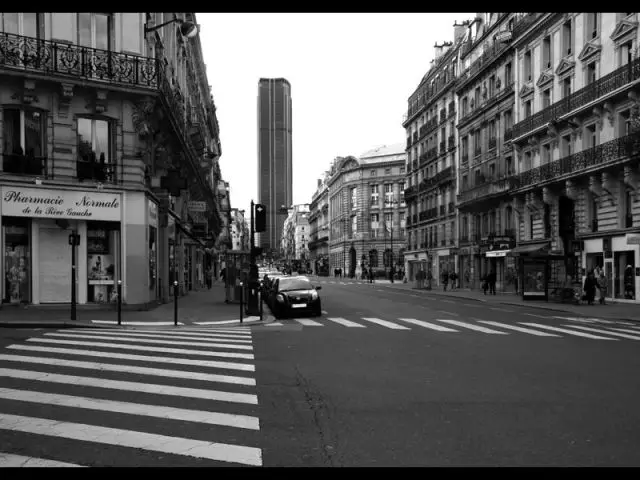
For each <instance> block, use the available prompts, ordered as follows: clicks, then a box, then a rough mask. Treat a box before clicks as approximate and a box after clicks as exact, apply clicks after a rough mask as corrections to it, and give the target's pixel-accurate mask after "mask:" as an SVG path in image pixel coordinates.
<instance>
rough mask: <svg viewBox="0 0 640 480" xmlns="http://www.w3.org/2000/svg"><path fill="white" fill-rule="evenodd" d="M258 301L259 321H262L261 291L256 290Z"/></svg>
mask: <svg viewBox="0 0 640 480" xmlns="http://www.w3.org/2000/svg"><path fill="white" fill-rule="evenodd" d="M258 302H259V303H260V321H262V291H260V292H258Z"/></svg>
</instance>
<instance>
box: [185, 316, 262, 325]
mask: <svg viewBox="0 0 640 480" xmlns="http://www.w3.org/2000/svg"><path fill="white" fill-rule="evenodd" d="M259 321H260V317H246V318H243V319H242V322H240V319H239V318H238V319H236V320H210V321H205V322H193V324H194V325H230V324H234V323H237V324H239V325H241V324H242V323H253V322H259Z"/></svg>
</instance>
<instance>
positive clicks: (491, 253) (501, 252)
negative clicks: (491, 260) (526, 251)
mask: <svg viewBox="0 0 640 480" xmlns="http://www.w3.org/2000/svg"><path fill="white" fill-rule="evenodd" d="M509 252H511V250H489V251H488V252H486V253H485V256H486V257H506V256H507V254H508V253H509Z"/></svg>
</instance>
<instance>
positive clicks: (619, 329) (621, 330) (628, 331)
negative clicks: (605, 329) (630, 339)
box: [611, 327, 640, 335]
mask: <svg viewBox="0 0 640 480" xmlns="http://www.w3.org/2000/svg"><path fill="white" fill-rule="evenodd" d="M611 330H617V331H618V332H627V333H635V334H636V335H637V334H639V333H640V332H639V331H638V330H631V329H630V328H613V327H611Z"/></svg>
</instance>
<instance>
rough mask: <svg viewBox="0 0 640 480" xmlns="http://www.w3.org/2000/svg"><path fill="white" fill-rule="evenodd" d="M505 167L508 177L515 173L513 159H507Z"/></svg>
mask: <svg viewBox="0 0 640 480" xmlns="http://www.w3.org/2000/svg"><path fill="white" fill-rule="evenodd" d="M504 167H505V170H506V172H507V175H513V174H514V173H515V172H514V171H513V158H511V157H507V158H505V160H504Z"/></svg>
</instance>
